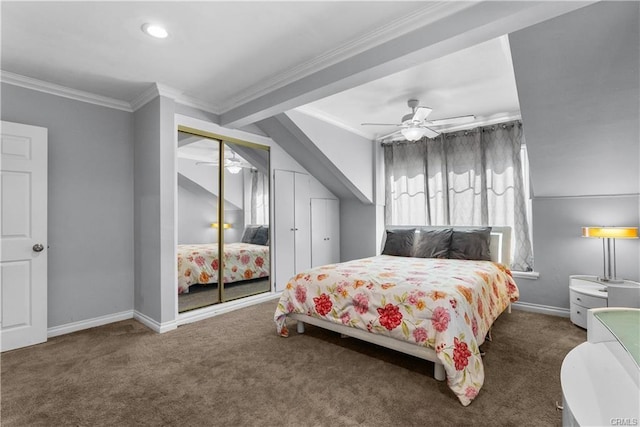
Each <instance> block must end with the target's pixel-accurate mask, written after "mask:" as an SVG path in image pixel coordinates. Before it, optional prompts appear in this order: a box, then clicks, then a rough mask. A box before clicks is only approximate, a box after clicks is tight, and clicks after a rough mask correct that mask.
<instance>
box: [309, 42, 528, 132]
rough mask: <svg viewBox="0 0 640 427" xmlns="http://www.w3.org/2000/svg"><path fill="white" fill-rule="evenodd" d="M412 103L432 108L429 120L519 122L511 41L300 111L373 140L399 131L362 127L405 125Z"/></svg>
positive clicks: (443, 59)
mask: <svg viewBox="0 0 640 427" xmlns="http://www.w3.org/2000/svg"><path fill="white" fill-rule="evenodd" d="M410 98H414V99H418V100H420V104H421V105H423V106H426V107H430V108H432V109H433V111H432V112H431V114H430V115H429V116H428V120H439V119H444V118H449V117H455V116H462V115H475V116H476V119H477V120H476V122H474V123H475V125H477V123H490V122H496V121H501V120H508V119H512V118H517V117H519V114H520V106H519V103H518V92H517V89H516V80H515V76H514V73H513V65H512V63H511V51H510V50H509V40H508V37H507V36H502V37H499V38H496V39H492V40H489V41H486V42H484V43H481V44H478V45H475V46H472V47H470V48H467V49H464V50H461V51H458V52H455V53H452V54H450V55H446V56H443V57H441V58H438V59H434V60H432V61H429V62H426V63H424V64H421V65H417V66H415V67H411V68H409V69H407V70H405V71H401V72H398V73H395V74H392V75H390V76H387V77H383V78H381V79H378V80H375V81H373V82H370V83H366V84H364V85H361V86H358V87H355V88H353V89H349V90H346V91H344V92H341V93H338V94H335V95H332V96H329V97H326V98H324V99H320V100H318V101H315V102H312V103H310V104H307V105H305V106H302V107H299V108H298V110H300V111H302V112H305V113H307V114H310V115H313V116H315V117H318V118H324V119H325V120H327V121H330V122H334V123H336V124H338V125H340V124H342V125H343V127H346V128H349V129H351V130H352V131H354V132H357V133H359V134H361V135H362V136H365V137H367V138H369V139H374V138H376V137H379V136H381V135H387V134H389V133H391V132H393V131H394V130H397V129H398V127H396V126H361V124H362V123H402V120H401V118H402V116H403V115H405V114H407V113H409V112H410V111H411V110H410V108H409V107H408V106H407V101H408V100H409V99H410ZM469 126H470V125H469V124H467V125H466V127H469ZM471 126H474V124H471ZM451 128H454V127H453V126H452V127H451Z"/></svg>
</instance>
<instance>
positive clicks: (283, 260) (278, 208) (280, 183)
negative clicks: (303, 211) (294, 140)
mask: <svg viewBox="0 0 640 427" xmlns="http://www.w3.org/2000/svg"><path fill="white" fill-rule="evenodd" d="M293 179H294V173H293V172H289V171H281V170H276V171H275V172H274V176H273V187H274V188H273V193H274V194H273V196H274V200H273V202H274V203H273V204H274V213H273V214H274V229H273V233H274V238H275V242H274V252H275V254H274V255H275V264H274V266H275V277H276V279H275V290H276V292H279V291H282V290H284V287H285V286H286V284H287V282H288V281H289V279H291V277H292V276H293V274H294V271H295V239H294V236H295V233H294V228H295V222H294V221H295V220H294V198H293V196H294V183H293Z"/></svg>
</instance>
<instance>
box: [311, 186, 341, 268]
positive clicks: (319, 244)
mask: <svg viewBox="0 0 640 427" xmlns="http://www.w3.org/2000/svg"><path fill="white" fill-rule="evenodd" d="M337 262H340V204H339V202H338V201H337V200H335V199H311V266H312V267H317V266H319V265H327V264H335V263H337Z"/></svg>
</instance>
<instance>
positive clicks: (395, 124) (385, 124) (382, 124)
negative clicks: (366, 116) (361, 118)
mask: <svg viewBox="0 0 640 427" xmlns="http://www.w3.org/2000/svg"><path fill="white" fill-rule="evenodd" d="M360 126H402V124H398V123H360Z"/></svg>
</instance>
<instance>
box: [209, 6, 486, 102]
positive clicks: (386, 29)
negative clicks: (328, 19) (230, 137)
mask: <svg viewBox="0 0 640 427" xmlns="http://www.w3.org/2000/svg"><path fill="white" fill-rule="evenodd" d="M473 3H474V2H466V1H462V2H452V1H436V2H429V3H428V5H427V6H425V7H423V8H421V9H418V10H417V11H415V12H413V13H411V14H410V15H407V16H404V17H401V18H398V19H395V20H392V21H389V22H388V23H386V24H385V25H382V26H380V27H378V28H377V29H375V30H373V31H370V32H369V33H367V34H365V35H364V36H361V37H358V38H356V39H354V40H351V41H349V42H347V43H345V44H343V45H341V46H339V47H337V48H335V49H331V50H329V51H327V52H325V53H323V54H320V55H318V56H316V57H315V58H314V59H312V60H310V61H307V62H304V63H302V64H300V65H298V66H295V67H292V68H290V69H288V70H286V71H285V72H283V73H280V74H277V75H274V76H272V77H271V78H268V79H265V80H263V81H262V82H260V83H259V84H256V85H252V86H249V87H248V88H247V89H246V90H244V91H242V92H239V93H238V94H236V95H235V96H233V97H232V98H230V99H228V100H227V101H225V102H224V103H223V104H222V105H221V106H220V110H221V111H222V112H227V111H229V110H232V109H234V108H236V107H238V106H240V105H242V104H244V103H247V102H250V101H252V100H254V99H256V98H259V97H261V96H263V95H266V94H268V93H269V92H272V91H274V90H277V89H279V88H281V87H284V86H286V85H288V84H291V83H293V82H295V81H297V80H299V79H302V78H304V77H307V76H309V75H311V74H313V73H315V72H317V71H320V70H322V69H324V68H326V67H329V66H331V65H334V64H336V63H338V62H340V61H343V60H345V59H347V58H350V57H352V56H354V55H357V54H359V53H362V52H365V51H367V50H369V49H371V48H374V47H376V46H379V45H381V44H383V43H386V42H388V41H391V40H393V39H395V38H397V37H399V36H402V35H404V34H407V33H410V32H412V31H415V30H417V29H418V28H421V27H424V26H426V25H429V24H431V23H433V22H436V21H438V20H441V19H443V18H445V17H446V16H449V15H453V14H455V13H457V12H459V11H461V10H463V9H466V8H468V7H470V6H472V5H473Z"/></svg>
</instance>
